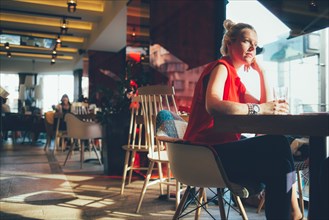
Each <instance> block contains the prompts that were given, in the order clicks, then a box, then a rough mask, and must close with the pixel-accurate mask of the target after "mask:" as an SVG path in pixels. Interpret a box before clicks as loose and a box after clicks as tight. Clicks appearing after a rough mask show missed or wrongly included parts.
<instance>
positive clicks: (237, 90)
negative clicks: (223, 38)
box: [184, 57, 246, 144]
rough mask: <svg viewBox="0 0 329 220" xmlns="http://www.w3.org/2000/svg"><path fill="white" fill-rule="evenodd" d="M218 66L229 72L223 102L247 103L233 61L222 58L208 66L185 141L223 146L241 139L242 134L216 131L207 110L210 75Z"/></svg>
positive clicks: (212, 119) (194, 105) (244, 88)
mask: <svg viewBox="0 0 329 220" xmlns="http://www.w3.org/2000/svg"><path fill="white" fill-rule="evenodd" d="M218 64H223V65H224V66H225V67H226V68H227V71H228V75H227V79H226V82H225V86H224V94H223V100H227V101H233V102H239V103H245V101H244V94H245V93H246V87H245V86H244V84H243V83H242V82H241V80H240V77H239V76H238V74H237V72H236V70H235V68H234V66H233V64H232V62H231V60H230V59H229V58H228V57H222V58H221V59H219V60H216V61H214V62H212V63H210V64H208V66H207V67H206V68H205V69H204V71H203V72H202V74H201V76H200V78H199V80H198V82H197V84H196V87H195V90H194V96H193V100H192V106H191V114H190V117H189V122H188V126H187V130H186V132H185V135H184V140H187V141H190V142H195V143H204V144H221V143H225V142H232V141H236V140H239V139H240V136H241V134H235V133H220V132H218V131H216V130H215V129H214V118H213V117H212V116H211V115H210V114H209V113H208V112H207V110H206V104H205V101H206V90H207V85H208V81H209V77H210V73H211V72H212V70H213V69H214V68H215V67H216V66H217V65H218Z"/></svg>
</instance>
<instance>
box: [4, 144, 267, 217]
mask: <svg viewBox="0 0 329 220" xmlns="http://www.w3.org/2000/svg"><path fill="white" fill-rule="evenodd" d="M41 141H42V142H41V143H37V144H15V145H13V144H12V142H11V141H10V140H9V141H7V142H4V143H3V146H2V148H1V156H0V160H1V164H0V165H1V168H0V172H1V178H0V181H1V184H0V188H1V195H0V219H1V220H7V219H15V220H16V219H61V220H66V219H83V220H85V219H172V216H173V214H174V208H175V199H169V200H168V199H161V197H160V198H159V189H158V188H159V187H158V185H154V186H152V187H150V188H149V189H148V190H147V194H146V196H145V198H144V201H143V204H142V208H141V212H140V213H139V214H136V213H135V209H136V206H137V202H138V198H139V194H140V191H141V188H142V184H143V180H142V179H140V178H138V177H137V178H135V180H134V181H133V183H132V184H130V185H128V186H127V187H126V189H125V193H124V195H120V187H121V178H120V177H110V176H106V175H104V174H103V167H102V166H101V165H99V164H98V163H97V162H96V160H90V162H87V163H84V167H83V169H80V167H79V166H80V163H79V152H78V151H76V152H75V153H74V155H73V157H72V158H71V159H70V160H69V161H68V163H67V164H66V166H65V167H63V161H64V159H65V156H66V153H67V152H65V151H64V152H62V151H55V152H53V151H44V150H43V146H44V142H45V141H44V140H41ZM18 142H19V140H18ZM85 157H86V159H88V158H95V155H94V154H89V152H86V153H85ZM246 209H247V215H248V217H249V219H251V220H258V219H265V215H264V210H263V211H262V212H261V213H260V214H258V213H256V209H255V208H254V207H249V206H246ZM208 210H209V211H210V213H212V214H213V215H214V217H215V218H216V219H220V216H219V211H218V206H217V205H215V204H213V203H212V204H210V205H209V207H208ZM183 219H194V216H193V214H190V215H187V216H186V217H184V218H183ZM201 219H212V218H211V217H209V216H208V214H207V213H206V212H205V211H202V212H201ZM229 219H232V220H234V219H241V217H240V216H239V215H238V214H237V213H236V212H235V211H234V210H230V213H229Z"/></svg>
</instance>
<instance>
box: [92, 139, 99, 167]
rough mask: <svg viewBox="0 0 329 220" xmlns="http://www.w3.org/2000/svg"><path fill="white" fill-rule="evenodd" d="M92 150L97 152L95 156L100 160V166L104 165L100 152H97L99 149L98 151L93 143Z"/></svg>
mask: <svg viewBox="0 0 329 220" xmlns="http://www.w3.org/2000/svg"><path fill="white" fill-rule="evenodd" d="M91 148H92V150H94V152H95V154H96V157H97V160H98V162H99V164H100V165H102V161H101V158H100V156H99V155H98V152H97V149H96V146H95V144H94V142H92V145H91Z"/></svg>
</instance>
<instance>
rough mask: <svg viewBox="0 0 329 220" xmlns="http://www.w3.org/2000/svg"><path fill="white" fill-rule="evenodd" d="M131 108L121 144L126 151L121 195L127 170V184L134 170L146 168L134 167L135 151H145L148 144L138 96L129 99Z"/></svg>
mask: <svg viewBox="0 0 329 220" xmlns="http://www.w3.org/2000/svg"><path fill="white" fill-rule="evenodd" d="M131 103H132V108H131V113H130V126H129V134H128V143H127V144H126V145H123V146H122V149H123V150H125V151H126V156H125V162H124V169H123V175H122V185H121V193H120V194H121V195H122V194H123V192H124V188H125V185H126V177H127V173H128V172H129V178H128V184H130V183H131V178H132V173H133V171H134V170H147V169H148V168H147V167H134V162H135V156H136V154H137V153H147V152H148V144H145V142H146V141H147V138H146V133H145V125H144V116H143V115H142V108H141V107H140V106H139V103H140V97H139V96H135V97H133V98H132V99H131Z"/></svg>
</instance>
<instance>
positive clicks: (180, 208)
mask: <svg viewBox="0 0 329 220" xmlns="http://www.w3.org/2000/svg"><path fill="white" fill-rule="evenodd" d="M190 191H191V186H187V187H186V189H185V192H184V195H183V197H182V199H181V201H180V203H179V205H178V207H177V209H176V211H175V214H174V217H173V220H176V219H178V217H179V215H180V214H181V213H182V211H183V208H184V205H185V203H186V200H187V198H188V195H189V194H190Z"/></svg>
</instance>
